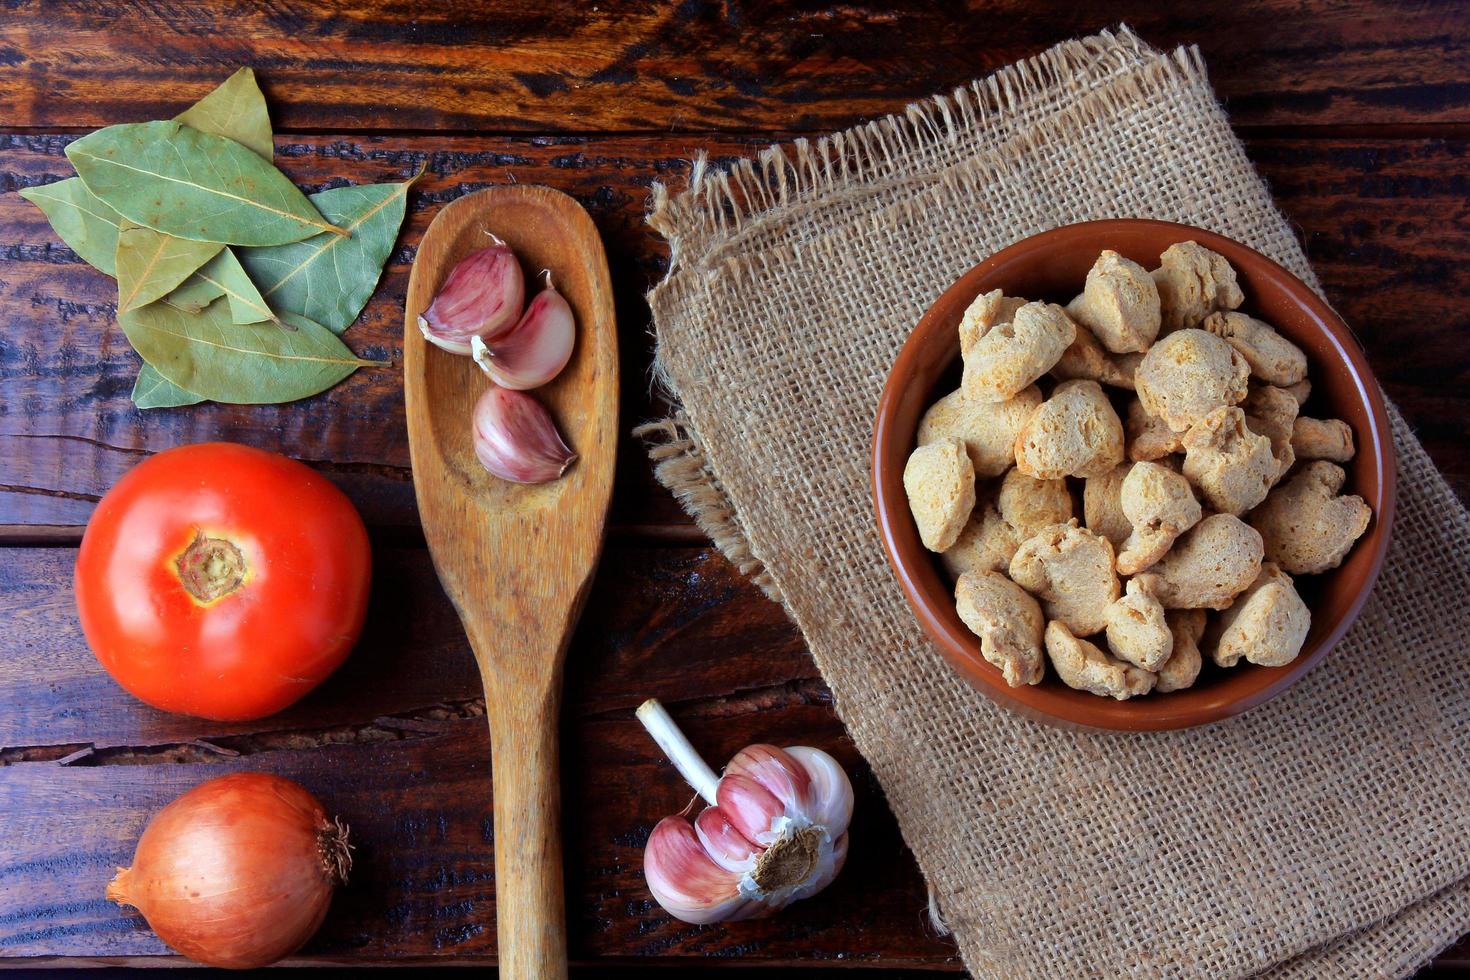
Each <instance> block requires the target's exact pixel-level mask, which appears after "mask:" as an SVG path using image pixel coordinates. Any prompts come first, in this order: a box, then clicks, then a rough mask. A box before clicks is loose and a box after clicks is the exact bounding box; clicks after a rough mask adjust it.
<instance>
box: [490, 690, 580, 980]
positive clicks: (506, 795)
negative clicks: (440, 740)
mask: <svg viewBox="0 0 1470 980" xmlns="http://www.w3.org/2000/svg"><path fill="white" fill-rule="evenodd" d="M486 688H487V693H490V685H489V684H488V683H487V685H486ZM560 700H561V683H560V680H559V679H558V681H557V683H555V684H552V685H551V686H550V689H549V690H544V691H541V692H533V691H520V692H517V691H513V690H504V689H501V690H498V691H494V692H493V694H492V695H491V697H489V698H487V699H486V714H487V715H488V716H489V721H490V753H491V765H492V773H491V779H492V780H493V783H494V796H495V903H496V920H497V923H496V928H497V933H496V942H497V946H498V949H499V960H500V976H501V977H504V978H507V980H541V978H547V980H557V978H562V977H565V976H566V975H567V939H566V932H567V927H566V903H565V901H564V898H563V895H562V862H561V834H560V826H561V820H560V816H561V782H560V779H559V776H558V767H557V727H558V726H557V715H558V710H557V709H558V707H559V702H560Z"/></svg>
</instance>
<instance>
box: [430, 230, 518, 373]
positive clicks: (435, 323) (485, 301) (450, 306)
mask: <svg viewBox="0 0 1470 980" xmlns="http://www.w3.org/2000/svg"><path fill="white" fill-rule="evenodd" d="M490 238H491V240H492V241H493V242H494V243H495V244H493V245H491V246H489V247H488V248H482V249H480V250H479V251H477V252H472V253H470V254H469V255H468V256H466V257H465V258H463V259H461V260H460V261H459V263H458V264H457V265H455V267H454V268H453V269H452V270H451V271H450V273H449V277H448V278H447V279H445V280H444V285H443V286H441V287H440V289H439V292H438V294H437V295H435V297H434V301H433V302H432V303H430V304H429V308H428V309H427V310H425V311H424V312H423V314H422V315H421V316H420V317H419V320H418V323H419V330H420V331H422V332H423V335H424V339H425V340H427V341H429V343H431V344H434V345H436V346H438V347H442V348H443V349H444V350H447V351H449V352H450V353H452V354H468V353H470V340H471V339H472V338H474V337H483V338H485V339H487V340H496V339H498V338H500V337H502V336H504V335H505V334H506V333H508V332H510V330H511V328H512V327H514V326H515V325H516V322H517V320H519V319H520V315H521V307H522V306H523V305H524V304H525V301H526V284H525V279H524V277H523V276H522V275H521V264H520V262H518V261H517V260H516V257H515V253H514V252H512V251H511V250H510V246H509V245H507V244H505V242H502V241H501V240H500V239H498V238H496V237H495V236H494V235H491V236H490Z"/></svg>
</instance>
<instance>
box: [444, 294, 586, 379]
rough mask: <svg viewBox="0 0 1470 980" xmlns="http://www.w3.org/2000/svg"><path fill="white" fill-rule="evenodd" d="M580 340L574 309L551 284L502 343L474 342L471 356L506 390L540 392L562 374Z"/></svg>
mask: <svg viewBox="0 0 1470 980" xmlns="http://www.w3.org/2000/svg"><path fill="white" fill-rule="evenodd" d="M576 339H577V331H576V320H575V318H574V317H573V316H572V307H571V306H570V304H568V303H567V301H566V299H565V297H563V296H562V294H561V293H559V292H557V291H556V287H555V286H553V285H552V284H551V272H550V270H547V272H546V288H545V289H543V290H541V292H539V293H537V294H536V297H535V299H533V300H531V305H530V306H528V307H526V312H525V314H524V315H523V316H522V317H521V318H520V320H519V322H517V323H516V325H515V327H514V328H513V329H512V330H510V331H509V332H507V333H506V334H504V335H503V336H501V337H500V338H499V339H498V340H496V339H493V338H492V339H491V341H490V342H488V343H487V342H486V341H485V340H482V339H481V338H479V337H473V338H471V340H470V356H472V357H473V358H474V359H475V363H476V364H478V365H480V367H481V369H483V370H484V372H485V373H486V374H488V375H489V376H490V380H491V381H494V382H495V383H496V384H498V385H500V386H501V387H502V388H514V389H516V390H518V391H524V390H526V389H528V388H538V387H540V386H541V385H544V384H546V383H547V382H548V381H550V380H551V379H552V378H554V377H556V376H557V375H558V374H560V373H561V370H562V368H564V367H566V366H567V361H569V360H571V359H572V347H573V346H574V345H575V343H576Z"/></svg>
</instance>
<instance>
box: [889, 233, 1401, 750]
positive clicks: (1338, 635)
mask: <svg viewBox="0 0 1470 980" xmlns="http://www.w3.org/2000/svg"><path fill="white" fill-rule="evenodd" d="M1147 230H1153V231H1157V232H1162V233H1164V234H1165V235H1167V236H1176V237H1174V239H1173V240H1174V241H1175V242H1182V241H1187V240H1194V241H1197V242H1199V244H1201V245H1203V246H1205V247H1206V248H1210V249H1212V250H1214V251H1216V252H1219V253H1221V254H1222V255H1225V256H1226V258H1227V259H1229V260H1230V261H1231V264H1232V265H1237V263H1238V259H1237V256H1240V255H1246V256H1249V257H1253V258H1254V259H1256V260H1259V262H1260V263H1261V264H1262V266H1263V267H1264V268H1265V269H1266V270H1267V271H1268V272H1269V273H1270V275H1271V277H1272V278H1273V279H1275V280H1276V281H1277V282H1276V284H1277V285H1278V286H1279V287H1280V288H1281V289H1283V290H1284V291H1285V293H1286V294H1288V297H1289V299H1290V300H1291V301H1292V302H1293V303H1294V304H1296V305H1298V306H1300V307H1302V308H1304V310H1305V311H1306V312H1307V313H1309V314H1310V315H1311V316H1312V317H1313V318H1314V319H1316V320H1317V321H1319V322H1320V323H1321V324H1322V325H1323V326H1324V327H1325V328H1326V333H1327V339H1328V340H1329V341H1330V343H1331V346H1332V348H1333V349H1334V350H1335V352H1336V354H1337V356H1339V357H1340V358H1341V359H1342V360H1343V361H1345V362H1346V364H1347V366H1348V368H1349V373H1350V375H1351V378H1352V383H1353V386H1354V389H1355V391H1356V394H1357V397H1358V398H1359V399H1360V400H1361V402H1362V404H1363V407H1364V410H1365V415H1366V420H1367V423H1368V424H1367V425H1366V426H1365V429H1366V431H1365V432H1364V433H1362V434H1360V436H1359V447H1358V451H1359V452H1360V453H1362V452H1365V451H1367V450H1369V449H1370V448H1371V453H1372V459H1373V460H1374V463H1375V469H1376V470H1377V476H1378V482H1379V488H1380V492H1379V494H1378V496H1379V497H1380V499H1381V503H1380V504H1379V506H1378V507H1377V508H1376V510H1375V512H1374V515H1373V517H1374V520H1375V521H1376V523H1377V525H1378V531H1377V533H1376V535H1375V536H1374V538H1373V540H1372V543H1371V547H1372V549H1373V550H1372V552H1371V559H1370V562H1369V568H1368V573H1367V576H1366V577H1365V580H1364V582H1363V585H1362V587H1361V588H1360V589H1359V590H1358V593H1357V595H1356V596H1354V598H1353V599H1352V601H1351V602H1350V603H1349V605H1348V607H1347V609H1346V610H1345V611H1344V613H1343V614H1342V616H1341V617H1340V618H1339V619H1338V622H1337V623H1336V624H1335V625H1334V626H1333V628H1332V629H1331V630H1330V631H1329V632H1328V634H1327V635H1326V636H1325V637H1324V638H1323V639H1322V640H1321V642H1319V643H1318V645H1317V647H1316V648H1315V649H1314V650H1312V651H1309V653H1308V654H1306V655H1303V656H1299V657H1297V659H1296V660H1295V661H1293V662H1292V663H1291V664H1289V665H1287V666H1286V667H1279V668H1261V667H1259V666H1257V665H1254V664H1249V665H1245V666H1246V667H1247V668H1249V669H1252V670H1256V671H1264V670H1269V671H1271V672H1272V674H1273V675H1274V676H1272V677H1271V679H1270V680H1269V681H1268V682H1267V683H1265V684H1262V685H1261V686H1259V687H1257V688H1255V689H1253V690H1249V691H1247V692H1245V693H1244V694H1242V695H1240V696H1236V697H1225V696H1221V697H1220V698H1218V699H1216V700H1205V701H1204V702H1203V703H1201V702H1200V701H1199V700H1198V698H1196V699H1194V700H1193V701H1192V702H1191V703H1190V704H1189V705H1188V706H1187V707H1186V706H1184V705H1178V704H1176V706H1175V707H1174V708H1172V709H1171V707H1170V705H1169V702H1170V701H1171V700H1173V699H1171V698H1169V697H1168V696H1167V695H1165V696H1161V697H1145V698H1136V699H1133V700H1130V701H1126V702H1110V701H1106V699H1099V701H1100V702H1104V703H1110V704H1113V705H1115V706H1116V707H1114V708H1113V709H1111V710H1107V711H1101V710H1100V711H1098V712H1096V713H1088V712H1082V713H1084V714H1087V715H1088V717H1087V718H1086V719H1085V720H1083V719H1081V718H1078V717H1075V716H1074V712H1075V711H1080V709H1077V708H1076V707H1075V705H1073V704H1071V703H1069V702H1068V701H1067V700H1066V699H1065V696H1063V697H1057V696H1056V695H1055V692H1045V693H1042V694H1033V695H1032V696H1031V697H1028V698H1027V699H1025V700H1023V699H1021V698H1020V697H1018V696H1017V694H1016V693H1014V692H1013V690H1012V689H1011V688H1010V687H1009V686H1008V685H1006V683H1005V681H1004V680H1003V679H1002V677H1001V674H1000V671H999V670H998V669H997V668H995V667H994V666H993V665H991V664H990V663H988V662H986V661H985V660H984V658H983V657H982V656H981V655H980V648H979V640H978V638H977V637H975V636H974V635H973V634H971V633H969V631H968V630H963V631H957V630H956V629H955V628H954V626H953V624H952V623H950V622H948V621H946V620H945V619H943V618H940V617H938V616H936V615H935V614H934V611H933V610H932V609H931V607H930V602H929V597H928V595H927V593H926V591H925V590H924V589H923V588H921V586H920V584H919V583H918V581H917V580H916V578H915V575H914V573H913V570H911V569H910V568H908V567H907V565H906V563H905V561H904V560H903V558H902V556H901V550H900V545H901V543H902V544H904V545H912V543H914V542H917V540H918V532H917V529H916V528H915V527H914V526H913V520H912V517H911V515H910V514H909V510H908V502H907V499H906V497H905V495H904V493H903V484H902V471H903V464H904V461H905V460H906V459H907V456H908V453H909V452H910V451H911V449H912V443H913V437H914V432H913V431H908V432H898V431H897V428H898V427H897V425H896V422H895V419H896V416H897V414H898V402H899V400H900V398H901V396H902V394H903V390H904V388H905V387H906V385H905V381H906V379H907V378H908V377H909V376H910V375H911V374H912V373H913V364H914V362H915V361H916V359H917V358H918V357H919V351H920V348H921V346H922V345H920V344H919V343H918V342H917V339H918V338H919V337H920V336H921V335H924V334H926V333H927V332H929V331H932V330H933V329H935V327H934V325H933V321H934V320H935V319H936V318H937V317H938V316H939V314H938V312H937V311H938V310H939V308H940V307H942V306H947V305H949V304H948V302H947V301H948V300H950V299H951V297H953V296H955V295H956V294H966V295H964V296H963V301H964V303H965V304H966V305H968V303H969V302H970V301H971V300H973V298H974V297H975V296H976V295H978V294H979V288H980V287H979V286H978V285H976V284H977V283H978V282H979V281H980V280H982V279H984V278H986V277H987V276H988V275H990V274H992V273H993V272H994V271H996V270H998V269H1003V268H1004V267H1005V266H1007V265H1009V264H1011V263H1013V262H1015V261H1016V260H1018V259H1019V258H1021V257H1023V256H1025V257H1030V256H1032V255H1033V253H1035V252H1037V251H1046V250H1049V249H1051V248H1053V247H1055V246H1057V245H1058V244H1060V243H1061V241H1060V240H1063V239H1067V238H1073V237H1075V236H1079V235H1080V236H1082V237H1085V238H1093V239H1095V240H1098V241H1099V244H1098V248H1100V249H1101V248H1107V247H1108V246H1107V244H1106V243H1105V239H1106V238H1107V237H1108V236H1109V235H1117V234H1120V233H1123V232H1127V231H1133V232H1137V231H1147ZM992 288H993V287H992ZM915 426H917V420H915ZM1367 435H1371V437H1372V438H1371V447H1370V446H1369V445H1366V444H1368V443H1369V440H1368V439H1365V438H1363V436H1367ZM871 446H872V449H871V473H870V476H871V481H872V493H873V508H874V515H875V518H876V521H877V525H878V534H879V537H880V539H881V540H882V542H883V550H884V552H885V554H886V556H887V559H888V564H889V566H890V567H891V568H892V569H893V572H894V574H895V576H896V577H897V579H898V582H899V585H900V587H901V588H902V589H903V592H904V597H905V599H906V600H907V601H908V603H909V606H910V607H911V609H912V610H913V612H914V614H915V615H916V617H917V618H918V620H919V624H920V626H921V627H922V628H923V629H924V632H925V633H926V634H927V635H928V636H929V638H930V639H931V640H932V641H933V642H934V643H935V644H936V645H937V646H938V647H939V649H940V652H941V653H942V654H943V655H944V657H945V659H946V660H947V661H948V662H949V663H950V665H951V666H952V667H953V668H954V669H955V670H956V672H957V673H959V674H960V676H961V677H963V678H964V679H965V680H966V681H968V682H969V683H970V684H971V685H972V686H974V687H976V688H978V689H979V690H980V691H981V692H982V693H984V694H986V695H987V696H989V697H990V698H991V699H992V700H994V701H996V702H998V703H1000V704H1001V705H1003V706H1005V707H1007V708H1010V709H1013V710H1015V711H1017V712H1019V713H1021V714H1023V715H1025V716H1027V717H1030V718H1032V719H1033V720H1036V721H1040V722H1043V723H1046V724H1050V725H1055V726H1059V727H1064V728H1074V729H1083V730H1089V731H1166V730H1174V729H1181V728H1192V727H1196V726H1199V725H1207V724H1210V723H1213V722H1217V721H1220V720H1223V719H1225V718H1229V717H1233V716H1235V715H1238V714H1241V713H1243V712H1246V711H1249V710H1250V709H1252V708H1255V707H1258V706H1259V705H1261V704H1264V703H1265V702H1267V701H1269V700H1271V699H1272V698H1274V697H1277V696H1278V695H1280V694H1282V693H1283V692H1284V691H1286V690H1287V689H1288V688H1289V687H1291V685H1292V684H1294V683H1296V682H1297V681H1298V680H1300V679H1301V678H1302V677H1303V676H1305V675H1306V674H1307V672H1308V671H1310V670H1311V669H1312V668H1313V667H1315V666H1316V665H1317V664H1318V663H1320V662H1321V661H1322V660H1323V659H1324V658H1325V657H1326V655H1327V654H1328V653H1329V652H1330V651H1331V650H1332V649H1333V647H1335V646H1336V645H1337V643H1338V642H1339V641H1340V640H1341V639H1342V637H1343V636H1344V635H1345V634H1346V633H1347V631H1348V629H1349V628H1350V627H1351V626H1352V624H1353V622H1354V621H1356V619H1357V618H1358V615H1359V613H1360V612H1361V611H1362V608H1363V605H1364V604H1365V603H1366V602H1367V600H1368V597H1369V595H1370V594H1371V593H1372V591H1373V587H1374V585H1375V583H1376V582H1377V580H1378V574H1379V572H1380V571H1381V570H1382V568H1383V563H1384V558H1385V556H1386V555H1387V552H1388V545H1389V541H1390V538H1391V536H1392V529H1393V520H1394V510H1395V503H1396V499H1397V471H1398V465H1397V454H1396V451H1395V447H1394V443H1393V436H1392V431H1391V428H1390V424H1389V419H1388V409H1387V405H1386V404H1385V402H1384V400H1383V394H1382V389H1381V387H1380V386H1379V384H1378V381H1377V379H1376V377H1375V376H1374V374H1373V371H1372V368H1371V367H1370V366H1369V364H1368V360H1367V356H1366V354H1365V352H1364V350H1363V347H1362V345H1361V343H1360V342H1359V341H1358V339H1357V337H1356V336H1354V334H1353V332H1352V330H1351V328H1349V327H1348V325H1347V324H1346V323H1345V322H1344V321H1343V320H1342V318H1341V317H1340V316H1338V315H1337V313H1336V312H1335V311H1334V310H1333V309H1332V307H1331V306H1330V305H1328V303H1327V302H1326V300H1324V299H1323V298H1321V297H1320V296H1318V295H1317V293H1315V292H1314V291H1313V290H1312V289H1311V288H1310V287H1309V286H1307V284H1306V283H1304V282H1302V281H1301V280H1300V279H1298V278H1297V277H1296V276H1294V275H1293V274H1292V273H1291V272H1290V271H1288V270H1287V269H1286V268H1284V267H1283V266H1281V265H1280V264H1279V263H1277V262H1275V261H1273V260H1272V259H1270V258H1268V257H1267V256H1265V255H1262V254H1261V253H1260V252H1258V251H1256V250H1255V249H1253V248H1251V247H1249V246H1248V245H1244V244H1242V243H1240V242H1237V241H1235V240H1234V239H1231V238H1227V237H1225V236H1224V235H1220V234H1217V233H1215V232H1212V231H1208V230H1206V229H1203V228H1196V227H1194V226H1192V225H1185V224H1180V223H1177V222H1171V221H1157V220H1152V219H1142V218H1114V219H1104V220H1098V221H1085V222H1077V223H1075V224H1070V225H1062V226H1059V227H1056V228H1051V229H1048V230H1046V231H1042V232H1039V233H1037V234H1035V235H1031V236H1028V237H1026V238H1023V239H1020V240H1019V241H1016V242H1014V243H1012V244H1010V245H1008V246H1006V247H1005V248H1002V249H1000V250H999V251H997V252H995V253H994V254H992V255H990V256H988V257H986V258H985V259H983V260H982V261H980V262H978V263H976V264H975V265H974V266H972V267H971V268H970V269H969V270H968V271H967V272H965V273H964V274H963V275H961V276H960V277H959V278H958V279H956V280H955V281H954V282H953V283H952V284H951V285H950V286H949V287H948V288H946V289H945V290H944V291H943V292H942V293H941V294H940V295H939V296H938V297H936V298H935V300H934V301H933V302H932V303H931V304H930V305H929V307H928V308H927V309H926V310H925V311H924V314H923V316H922V317H921V318H920V319H919V321H918V322H917V324H916V325H915V326H914V328H913V329H912V330H911V331H910V332H909V335H908V337H906V338H905V340H904V343H903V346H902V348H901V349H900V350H899V352H898V356H897V357H896V358H895V359H894V362H893V364H892V366H891V367H890V369H889V372H888V376H887V378H886V379H885V380H884V384H883V391H882V395H881V396H880V398H879V400H878V408H877V413H876V415H875V418H874V425H873V438H872V444H871ZM900 537H908V538H911V540H909V541H905V542H900V540H899V539H900ZM920 550H921V552H922V553H923V554H924V555H925V556H926V560H932V559H930V558H928V555H929V552H927V551H925V550H923V549H922V545H921V546H920ZM1022 690H1030V691H1033V692H1037V691H1042V689H1039V688H1026V689H1022ZM1193 690H1196V691H1198V690H1199V689H1193ZM1033 699H1034V700H1038V701H1040V703H1032V700H1033ZM1053 703H1055V705H1056V706H1057V707H1056V708H1053V707H1052V705H1053ZM1125 705H1126V706H1128V707H1127V709H1123V706H1125Z"/></svg>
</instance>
